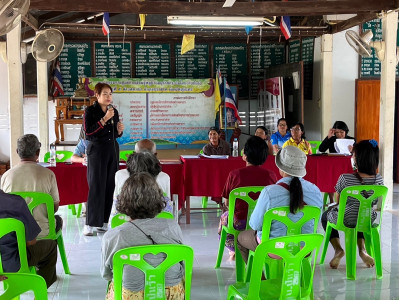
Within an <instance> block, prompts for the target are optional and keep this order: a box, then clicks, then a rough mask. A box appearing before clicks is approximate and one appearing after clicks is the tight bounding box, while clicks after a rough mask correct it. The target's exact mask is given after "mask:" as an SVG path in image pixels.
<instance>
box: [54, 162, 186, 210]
mask: <svg viewBox="0 0 399 300" xmlns="http://www.w3.org/2000/svg"><path fill="white" fill-rule="evenodd" d="M161 165H162V171H163V172H165V173H167V174H168V175H169V176H170V192H171V194H172V195H173V194H179V198H180V197H183V193H182V191H183V175H182V171H183V164H182V163H180V162H174V163H170V162H167V163H162V162H161ZM120 167H121V168H125V167H126V166H120ZM49 169H50V170H52V171H53V172H54V174H55V176H56V178H57V185H58V192H59V194H60V205H68V204H77V203H82V202H85V201H86V200H87V194H88V192H89V187H88V185H87V176H86V174H87V168H86V166H84V165H82V164H80V163H74V164H65V163H57V166H56V167H50V168H49Z"/></svg>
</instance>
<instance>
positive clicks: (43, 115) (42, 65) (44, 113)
mask: <svg viewBox="0 0 399 300" xmlns="http://www.w3.org/2000/svg"><path fill="white" fill-rule="evenodd" d="M36 67H37V103H38V107H37V116H38V124H37V127H38V139H39V141H40V143H41V144H42V147H41V149H40V157H39V160H40V161H43V159H44V155H45V154H46V152H48V151H49V134H48V131H49V116H48V80H47V62H40V61H38V62H36Z"/></svg>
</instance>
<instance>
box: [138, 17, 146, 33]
mask: <svg viewBox="0 0 399 300" xmlns="http://www.w3.org/2000/svg"><path fill="white" fill-rule="evenodd" d="M145 16H146V14H139V18H140V28H141V30H143V28H144V24H145Z"/></svg>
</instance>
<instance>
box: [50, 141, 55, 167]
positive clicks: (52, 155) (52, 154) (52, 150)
mask: <svg viewBox="0 0 399 300" xmlns="http://www.w3.org/2000/svg"><path fill="white" fill-rule="evenodd" d="M55 166H56V150H55V145H54V144H53V143H51V144H50V167H55Z"/></svg>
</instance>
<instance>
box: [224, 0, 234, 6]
mask: <svg viewBox="0 0 399 300" xmlns="http://www.w3.org/2000/svg"><path fill="white" fill-rule="evenodd" d="M235 2H236V0H226V1H225V2H224V4H223V7H232V6H233V5H234V3H235Z"/></svg>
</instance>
